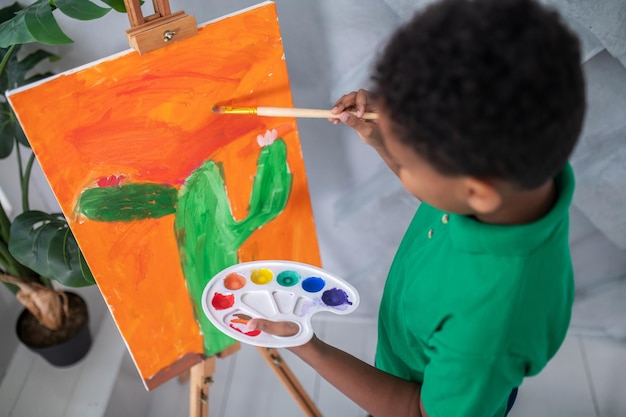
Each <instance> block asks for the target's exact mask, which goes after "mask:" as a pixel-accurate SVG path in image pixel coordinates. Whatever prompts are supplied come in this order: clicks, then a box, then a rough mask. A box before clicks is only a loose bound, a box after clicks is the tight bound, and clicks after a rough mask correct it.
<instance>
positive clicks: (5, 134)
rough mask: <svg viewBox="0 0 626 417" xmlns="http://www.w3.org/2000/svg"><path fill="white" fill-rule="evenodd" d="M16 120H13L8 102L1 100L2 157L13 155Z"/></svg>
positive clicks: (0, 152)
mask: <svg viewBox="0 0 626 417" xmlns="http://www.w3.org/2000/svg"><path fill="white" fill-rule="evenodd" d="M14 128H15V126H14V122H13V120H11V109H10V108H9V105H8V104H7V103H2V102H0V159H2V158H6V157H7V156H9V155H11V152H12V151H13V144H14V143H15V140H14V139H13V133H14V131H15V130H14Z"/></svg>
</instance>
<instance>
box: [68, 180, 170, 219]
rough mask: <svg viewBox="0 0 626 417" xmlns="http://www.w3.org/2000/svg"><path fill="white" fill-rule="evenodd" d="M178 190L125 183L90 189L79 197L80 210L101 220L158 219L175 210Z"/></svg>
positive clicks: (89, 216) (157, 185) (159, 185)
mask: <svg viewBox="0 0 626 417" xmlns="http://www.w3.org/2000/svg"><path fill="white" fill-rule="evenodd" d="M177 194H178V190H176V188H174V187H171V186H169V185H164V184H150V183H146V184H127V185H122V186H118V187H105V188H89V189H87V190H85V191H83V193H82V194H81V196H80V199H79V200H78V207H79V211H80V212H81V213H82V214H84V215H85V216H86V217H87V218H89V219H92V220H96V221H100V222H130V221H135V220H142V219H157V218H159V217H163V216H167V215H168V214H173V213H175V212H176V201H177V199H178V195H177Z"/></svg>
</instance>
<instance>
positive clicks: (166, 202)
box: [77, 130, 292, 356]
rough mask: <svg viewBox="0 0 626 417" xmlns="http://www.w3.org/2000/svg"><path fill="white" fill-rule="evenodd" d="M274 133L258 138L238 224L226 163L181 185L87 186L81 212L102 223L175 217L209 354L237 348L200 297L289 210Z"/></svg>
mask: <svg viewBox="0 0 626 417" xmlns="http://www.w3.org/2000/svg"><path fill="white" fill-rule="evenodd" d="M276 135H277V134H276V131H275V130H273V131H268V132H266V134H265V135H259V138H258V141H259V144H260V145H261V151H260V153H259V157H258V160H257V172H256V175H255V176H254V179H253V185H252V191H251V195H250V199H249V207H248V214H247V216H246V217H245V218H244V219H241V220H239V221H236V220H235V218H234V216H233V213H232V210H231V205H230V201H229V197H228V194H227V188H226V184H225V178H224V172H223V169H222V166H221V164H220V163H217V162H215V161H213V160H208V161H205V162H204V163H203V164H202V165H201V166H200V167H198V168H197V169H196V170H195V171H193V172H192V173H191V175H189V177H187V179H186V180H185V182H184V184H183V185H182V186H181V187H180V188H176V187H174V186H171V185H168V184H154V183H132V182H131V183H126V182H125V179H126V178H125V177H124V176H111V177H108V178H103V179H101V180H100V181H99V182H98V186H97V187H94V188H87V189H85V190H84V191H83V192H82V193H81V195H80V198H79V201H78V204H77V211H78V212H79V213H80V214H82V215H84V216H85V217H87V218H88V219H90V220H94V221H99V222H131V221H140V220H142V219H149V218H158V217H162V216H168V215H174V216H175V220H174V230H173V231H172V232H173V235H174V237H175V239H176V241H177V244H178V251H179V256H180V262H181V267H182V270H183V275H184V277H185V280H186V284H187V289H188V291H189V295H190V297H191V299H192V300H193V305H194V308H195V314H196V320H197V321H198V323H199V325H200V329H201V331H202V333H203V339H204V353H205V355H207V356H209V355H213V354H215V353H218V352H220V351H222V350H223V349H224V348H225V347H227V346H228V345H230V344H232V343H233V340H232V339H230V338H229V337H227V336H225V335H224V334H222V333H221V332H220V331H219V330H217V329H216V328H215V327H214V326H213V325H212V324H211V323H210V321H209V320H208V319H207V318H206V317H205V316H204V314H203V313H202V306H201V296H202V291H203V290H204V287H205V286H206V284H207V282H208V281H209V280H210V279H211V278H212V277H213V276H214V275H215V274H217V273H218V272H220V271H221V270H223V269H224V268H227V267H229V266H231V265H234V264H236V263H238V262H239V259H238V257H237V250H238V249H239V247H240V246H241V245H242V243H243V242H245V241H246V239H248V237H249V236H250V235H251V234H252V233H253V232H254V231H255V230H257V229H259V228H261V227H263V226H264V225H266V224H268V223H269V222H271V221H272V220H273V219H274V218H276V217H277V216H278V215H279V214H280V213H281V212H282V211H283V209H284V207H285V205H286V204H287V200H288V198H289V194H290V191H291V185H292V174H291V173H290V171H289V166H288V165H287V147H286V145H285V142H284V141H283V140H282V139H280V138H276Z"/></svg>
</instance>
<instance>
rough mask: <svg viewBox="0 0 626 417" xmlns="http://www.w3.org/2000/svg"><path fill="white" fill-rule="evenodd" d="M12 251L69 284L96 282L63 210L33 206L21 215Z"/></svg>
mask: <svg viewBox="0 0 626 417" xmlns="http://www.w3.org/2000/svg"><path fill="white" fill-rule="evenodd" d="M9 251H10V252H11V255H13V256H14V257H15V259H17V260H18V261H19V262H20V263H21V264H23V265H25V266H27V267H28V268H30V269H32V270H34V271H35V272H37V273H38V274H40V275H42V276H44V277H46V278H50V279H54V280H56V281H58V282H60V283H61V284H63V285H66V286H68V287H82V286H87V285H92V284H93V277H92V276H91V273H89V274H88V275H87V276H85V274H84V273H83V267H82V265H81V259H80V258H81V256H82V255H81V253H80V249H79V248H78V244H77V243H76V239H75V238H74V235H73V234H72V232H71V230H70V228H69V226H68V224H67V221H66V220H65V218H64V217H63V215H62V214H58V213H56V214H48V213H43V212H41V211H35V210H33V211H26V212H24V213H22V214H20V215H19V216H17V217H16V218H15V220H14V221H13V224H12V225H11V235H10V236H9ZM87 269H88V268H87Z"/></svg>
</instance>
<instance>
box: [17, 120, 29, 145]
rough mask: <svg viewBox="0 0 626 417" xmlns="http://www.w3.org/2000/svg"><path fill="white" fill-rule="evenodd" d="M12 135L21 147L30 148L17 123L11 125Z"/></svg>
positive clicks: (20, 126) (22, 130)
mask: <svg viewBox="0 0 626 417" xmlns="http://www.w3.org/2000/svg"><path fill="white" fill-rule="evenodd" d="M13 129H14V130H13V134H14V135H15V137H16V138H17V140H18V142H19V143H21V144H22V145H24V146H26V147H27V148H30V142H29V141H28V139H27V138H26V134H25V133H24V129H22V125H20V124H19V123H18V122H17V121H15V122H14V123H13Z"/></svg>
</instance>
